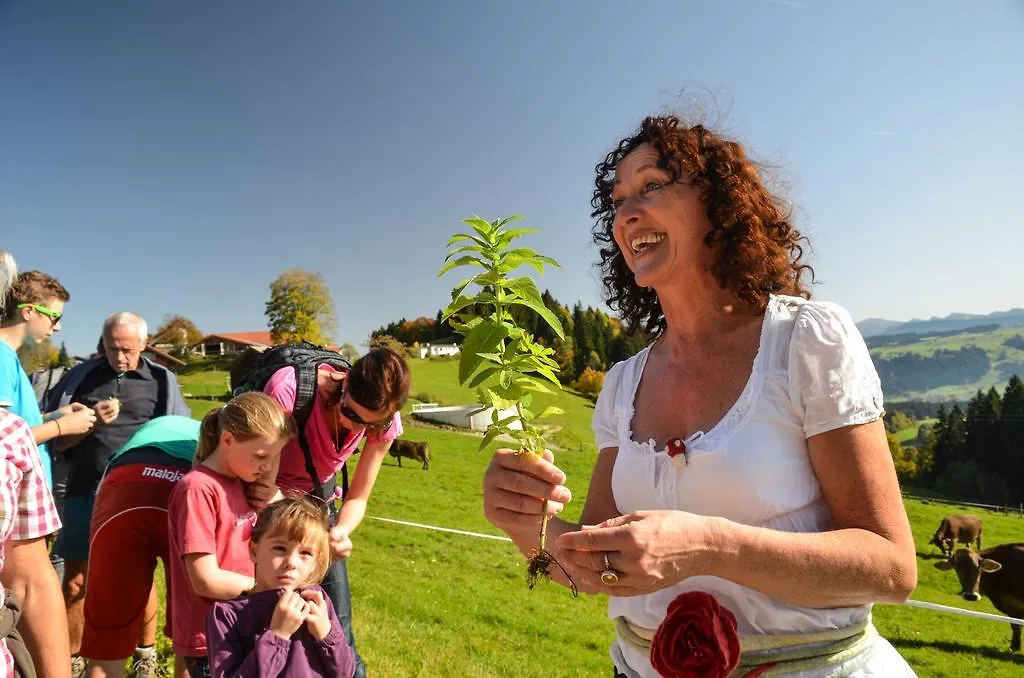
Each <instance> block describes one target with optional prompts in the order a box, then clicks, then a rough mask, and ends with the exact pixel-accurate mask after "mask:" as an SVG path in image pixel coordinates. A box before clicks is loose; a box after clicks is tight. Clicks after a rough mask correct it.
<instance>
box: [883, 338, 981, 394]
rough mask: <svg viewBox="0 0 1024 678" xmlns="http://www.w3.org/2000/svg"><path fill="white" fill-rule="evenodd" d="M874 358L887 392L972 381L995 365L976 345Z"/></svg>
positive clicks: (923, 389) (919, 389) (884, 389)
mask: <svg viewBox="0 0 1024 678" xmlns="http://www.w3.org/2000/svg"><path fill="white" fill-rule="evenodd" d="M872 361H873V362H874V363H875V369H876V370H877V371H878V376H879V378H880V379H881V380H882V390H883V391H885V392H886V393H900V392H906V391H927V390H929V389H932V388H937V387H939V386H946V385H949V384H970V383H973V382H975V381H977V380H979V379H981V378H982V377H984V376H985V375H986V374H988V372H989V370H990V369H991V368H992V363H991V361H990V360H989V358H988V354H987V353H986V352H985V350H984V349H981V348H978V347H977V346H966V347H964V348H961V349H960V350H959V351H951V350H948V349H940V350H938V351H936V352H935V353H934V355H930V356H924V355H921V354H919V353H904V354H902V355H897V356H894V357H892V358H876V357H873V358H872Z"/></svg>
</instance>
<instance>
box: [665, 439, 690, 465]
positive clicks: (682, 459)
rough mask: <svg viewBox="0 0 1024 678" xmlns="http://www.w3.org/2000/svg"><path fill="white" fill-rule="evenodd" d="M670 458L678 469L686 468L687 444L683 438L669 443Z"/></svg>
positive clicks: (671, 440)
mask: <svg viewBox="0 0 1024 678" xmlns="http://www.w3.org/2000/svg"><path fill="white" fill-rule="evenodd" d="M667 451H668V456H669V458H670V459H671V460H672V464H673V465H674V466H675V467H676V468H677V469H682V468H683V467H684V466H686V443H685V442H683V439H682V438H672V439H670V440H669V441H668V447H667Z"/></svg>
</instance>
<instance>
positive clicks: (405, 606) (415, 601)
mask: <svg viewBox="0 0 1024 678" xmlns="http://www.w3.org/2000/svg"><path fill="white" fill-rule="evenodd" d="M411 363H412V368H413V372H414V379H413V387H412V393H413V394H417V393H427V392H429V393H432V394H433V395H434V397H435V398H436V399H438V400H441V401H442V402H445V403H447V404H458V403H463V402H469V400H468V399H467V397H468V396H469V394H468V393H467V392H465V391H460V390H459V388H460V387H458V384H457V383H456V382H455V379H454V370H455V364H456V363H454V362H441V361H415V360H414V361H411ZM561 400H562V401H563V402H561V403H560V405H562V406H563V407H564V408H565V409H566V410H567V412H568V413H569V414H568V415H567V416H566V417H565V419H564V421H559V422H557V423H559V424H560V425H562V426H563V427H564V428H563V430H568V431H571V432H572V433H573V434H574V435H577V436H579V437H580V438H581V439H582V440H583V441H585V445H584V447H585V449H584V450H582V451H581V450H563V451H560V452H558V453H557V457H556V458H557V463H558V464H559V465H560V466H561V467H562V468H563V469H564V470H565V471H566V473H567V475H568V477H569V481H568V485H569V487H570V489H571V490H572V491H573V494H574V499H573V501H572V503H571V504H570V505H569V506H568V507H567V509H566V516H567V517H568V518H570V519H572V518H575V517H576V516H578V514H579V511H580V509H581V508H582V506H583V503H584V502H585V500H586V491H587V483H588V480H589V474H590V471H591V468H592V466H593V463H594V460H595V456H596V454H595V451H594V450H593V444H592V440H593V438H592V434H591V433H590V431H589V420H590V412H591V411H592V410H591V405H590V403H589V402H587V401H586V400H584V399H582V398H579V397H577V396H572V395H566V396H562V397H561ZM199 402H203V401H193V402H192V403H190V404H193V405H196V403H199ZM194 415H195V416H200V415H199V413H198V412H195V411H194ZM406 420H407V421H408V419H406ZM406 429H407V430H406V436H405V437H407V438H410V439H412V440H422V441H426V442H428V443H430V446H431V456H432V459H431V465H430V470H429V471H423V470H421V469H420V468H419V465H417V464H412V463H407V464H405V466H404V467H403V468H399V467H398V466H397V465H396V464H395V463H394V461H393V460H392V459H391V458H390V457H389V458H387V459H386V460H385V465H384V467H383V468H382V470H381V474H380V477H379V479H378V481H377V486H376V489H375V490H374V495H373V499H372V501H371V504H370V510H369V514H370V515H371V516H377V517H384V518H391V519H396V520H403V521H408V522H415V523H424V524H429V525H435V526H440V527H448V528H454V529H459V530H466V531H472V532H480V533H485V534H497V532H496V530H495V529H494V528H492V527H491V526H490V525H489V524H488V523H487V521H486V520H485V519H484V517H483V514H482V511H481V477H482V475H483V472H484V469H485V468H486V465H487V462H488V459H489V454H488V453H486V452H477V445H478V441H479V438H478V437H477V436H474V435H469V434H462V433H457V432H453V431H448V430H440V429H436V428H426V427H419V426H416V425H415V424H414V423H412V422H409V423H408V424H407V426H406ZM906 507H907V511H908V514H909V516H910V520H911V523H912V526H913V530H914V538H915V542H916V544H917V551H918V566H919V583H918V588H917V591H916V592H915V594H914V598H915V599H918V600H924V601H929V602H935V603H941V604H945V605H953V606H957V607H962V608H967V609H971V610H977V611H982V612H996V610H995V609H994V608H993V607H992V605H991V603H990V602H989V601H988V600H987V599H984V600H982V601H981V602H979V603H974V604H971V603H967V602H965V601H963V600H962V599H961V598H960V597H959V596H958V595H957V592H958V591H959V586H958V583H957V581H956V577H955V575H954V574H952V573H949V572H940V571H938V570H936V569H935V568H934V563H935V562H936V561H937V559H938V555H939V554H938V550H937V549H935V548H934V547H932V546H929V545H928V543H927V542H928V540H929V539H930V538H931V535H932V533H933V532H934V530H935V528H936V526H937V525H938V524H939V521H940V519H941V518H942V516H943V515H946V514H948V513H963V512H971V513H979V512H978V511H976V510H971V509H966V508H962V507H956V506H947V505H941V504H937V503H928V502H922V501H917V500H910V499H908V500H906ZM980 515H981V517H982V518H983V520H984V521H985V539H986V544H987V545H995V544H998V543H1004V542H1011V541H1024V519H1021V518H1018V517H1014V516H1008V515H1001V514H996V513H990V512H984V511H983V512H980ZM353 541H354V543H355V548H354V551H353V554H352V558H351V560H350V573H351V580H352V589H353V598H354V600H355V605H354V608H355V631H356V636H357V642H358V647H359V649H360V652H361V654H362V655H363V658H364V660H365V661H366V662H367V664H368V667H369V669H370V671H371V672H372V673H373V674H374V675H383V676H389V677H390V676H399V677H401V676H436V675H463V676H538V677H539V676H603V675H608V673H609V672H610V667H611V663H610V660H609V659H608V645H609V644H610V642H611V641H612V638H613V629H612V625H611V622H610V621H609V620H608V619H607V616H606V600H605V599H603V598H601V597H597V598H592V597H586V596H581V597H580V598H577V599H574V598H572V596H571V594H570V593H569V592H568V591H566V590H565V589H562V588H560V587H557V586H555V585H551V584H547V585H544V584H542V585H540V586H538V587H537V588H536V589H535V590H533V591H530V590H528V589H527V587H526V584H525V578H524V569H523V567H524V562H523V558H522V557H521V556H520V554H519V553H518V551H517V550H516V549H515V548H514V547H513V546H512V545H511V544H510V543H507V542H502V541H496V540H490V539H481V538H475V537H470V536H463V535H456V534H450V533H442V532H436V531H432V530H425V529H420V528H415V527H407V526H403V525H396V524H391V523H386V522H381V521H376V520H373V519H367V520H366V521H364V523H363V524H362V526H360V528H359V530H358V531H357V532H356V534H355V535H354V537H353ZM874 618H875V623H876V625H877V627H878V629H879V631H880V632H881V633H882V634H883V635H884V636H885V637H887V638H889V639H890V641H891V642H892V643H893V644H894V645H895V646H896V647H897V649H899V650H900V652H901V653H902V654H903V655H904V656H905V657H906V658H907V660H908V661H909V662H910V663H911V664H912V665H913V666H914V668H915V669H916V670H917V672H918V673H919V674H920V675H922V676H958V677H959V676H968V675H971V676H973V675H985V676H989V677H1001V676H1006V677H1007V678H1009V677H1010V676H1019V675H1024V655H1016V656H1015V655H1011V654H1010V653H1009V652H1008V650H1007V648H1008V647H1009V637H1010V626H1009V624H1005V623H996V622H990V621H983V620H976V619H971V618H967V617H961V616H956V615H951V614H943V613H938V612H931V611H927V610H919V609H911V608H907V607H899V606H878V607H876V608H875V614H874ZM161 623H162V618H161ZM160 643H161V651H162V653H163V654H164V656H165V657H169V643H168V642H167V641H166V640H165V639H162V638H161V641H160ZM169 665H170V664H168V666H169Z"/></svg>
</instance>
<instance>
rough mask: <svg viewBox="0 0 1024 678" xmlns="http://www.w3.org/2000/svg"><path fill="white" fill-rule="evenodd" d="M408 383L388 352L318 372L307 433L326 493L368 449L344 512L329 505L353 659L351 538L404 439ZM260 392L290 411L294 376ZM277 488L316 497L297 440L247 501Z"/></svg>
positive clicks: (334, 573) (332, 592) (335, 588)
mask: <svg viewBox="0 0 1024 678" xmlns="http://www.w3.org/2000/svg"><path fill="white" fill-rule="evenodd" d="M409 381H410V377H409V367H408V365H406V363H405V360H404V359H402V357H401V356H400V355H398V354H397V353H395V352H394V351H392V350H390V349H386V348H377V349H374V350H372V351H370V352H369V353H367V354H366V355H365V356H363V357H362V358H360V359H359V360H357V361H356V362H355V364H353V365H352V368H351V369H350V370H348V371H347V372H345V371H340V370H336V369H334V368H333V367H330V366H328V365H321V366H320V368H319V369H318V371H317V390H316V395H315V396H314V401H313V409H312V413H311V414H310V415H309V418H308V419H307V421H306V425H305V431H304V432H305V437H306V440H307V442H308V443H309V450H310V454H311V456H312V459H313V466H314V469H315V472H316V474H317V476H318V480H319V482H320V483H321V485H323V486H324V487H325V488H329V487H331V486H333V484H334V477H335V474H336V473H337V472H338V471H339V470H340V469H341V467H342V466H343V465H344V464H345V462H346V461H347V460H348V458H349V457H350V456H352V454H353V453H354V452H355V451H356V449H357V448H358V447H359V444H360V443H361V442H362V441H363V440H364V439H365V441H366V443H365V445H363V450H362V453H361V454H360V455H359V461H358V463H357V464H356V469H355V474H354V475H353V477H352V484H351V487H349V490H348V493H347V494H346V495H345V500H344V502H343V503H342V506H341V509H340V511H339V510H336V509H335V506H334V503H333V501H331V502H330V510H331V514H332V519H333V527H332V528H331V536H330V539H331V556H332V563H331V567H330V569H329V570H328V571H327V576H326V578H325V579H324V581H323V584H322V586H323V588H324V590H325V591H327V595H328V596H329V597H330V598H331V601H332V602H333V604H334V610H335V612H336V613H337V614H338V619H339V620H340V621H341V624H342V626H343V627H344V629H345V635H346V638H347V639H348V643H349V645H350V646H351V647H352V650H353V652H355V639H354V637H353V634H352V601H351V596H350V593H349V585H348V569H347V568H346V565H345V559H346V558H348V556H349V554H350V553H351V552H352V540H351V539H350V536H351V534H352V532H353V531H355V529H356V527H358V526H359V523H360V522H361V521H362V520H363V516H364V515H366V503H367V501H368V500H369V498H370V493H371V492H372V491H373V485H374V483H375V482H376V480H377V473H378V472H379V471H380V465H381V462H382V461H383V460H384V456H385V455H386V454H387V452H388V449H389V448H390V447H391V441H393V440H394V439H395V438H397V437H398V436H400V435H401V434H402V433H403V430H402V419H401V416H400V415H399V413H398V410H400V409H401V407H402V405H403V404H405V400H406V398H407V397H408V395H409ZM263 392H264V393H266V394H267V395H269V396H270V397H272V398H274V399H275V400H277V402H279V403H280V404H281V407H283V408H284V409H285V410H286V411H288V412H291V411H293V410H294V408H295V393H296V374H295V368H293V367H282V368H281V369H280V370H278V371H277V372H275V373H274V375H273V376H272V377H271V378H270V379H269V380H268V381H267V383H266V386H265V387H264V389H263ZM278 488H280V489H281V490H298V491H301V492H306V493H310V492H311V491H312V490H313V480H312V479H311V478H310V475H309V472H308V471H307V469H306V458H305V455H304V454H303V451H302V447H301V445H300V443H299V441H298V440H292V441H291V442H289V443H288V444H287V445H286V446H285V448H284V449H283V450H282V451H281V461H280V468H279V469H276V470H272V471H271V472H270V473H268V474H267V475H266V476H264V477H262V478H260V480H259V481H258V482H257V483H253V484H252V485H251V486H250V498H251V499H253V500H254V501H257V502H259V501H267V500H268V499H269V498H270V497H271V496H273V495H274V494H275V493H276V492H277V491H278ZM328 496H331V495H328ZM339 496H340V493H338V492H335V493H334V494H333V498H335V499H337V498H338V497H339ZM355 656H356V673H355V675H356V677H357V678H359V677H361V676H365V668H364V666H363V663H362V660H361V658H360V657H359V653H358V652H355Z"/></svg>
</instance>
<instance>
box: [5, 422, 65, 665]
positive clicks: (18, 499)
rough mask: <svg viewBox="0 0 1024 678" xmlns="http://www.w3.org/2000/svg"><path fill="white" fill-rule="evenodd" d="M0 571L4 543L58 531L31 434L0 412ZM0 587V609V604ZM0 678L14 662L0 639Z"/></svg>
mask: <svg viewBox="0 0 1024 678" xmlns="http://www.w3.org/2000/svg"><path fill="white" fill-rule="evenodd" d="M0 454H2V455H3V463H2V464H0V571H2V570H3V569H4V544H5V543H6V542H7V540H8V539H15V540H27V539H38V538H39V537H45V536H46V535H48V534H52V533H54V532H56V531H57V530H59V529H60V518H58V517H57V508H56V507H55V506H54V505H53V497H52V495H51V494H50V488H49V487H47V485H46V480H45V478H44V477H43V467H42V462H40V460H39V450H38V449H36V443H35V441H34V440H33V439H32V430H31V429H29V427H28V424H26V423H25V421H24V420H23V419H21V417H17V416H15V415H13V414H11V413H10V412H7V411H6V410H3V409H0ZM3 596H4V592H3V587H0V605H2V604H3ZM0 667H2V668H3V670H2V671H0V675H2V676H10V675H13V674H14V659H13V658H12V657H11V653H10V652H9V651H8V650H7V641H5V640H3V639H0Z"/></svg>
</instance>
